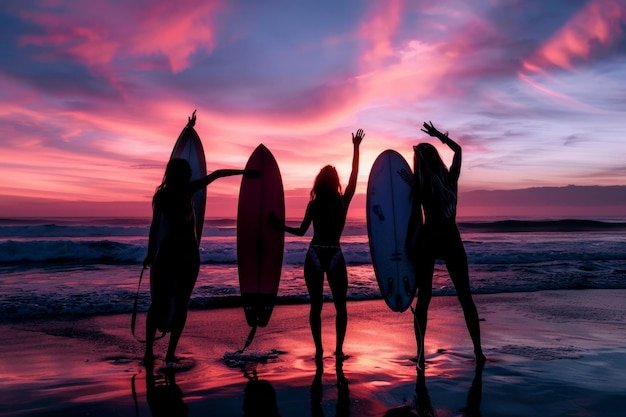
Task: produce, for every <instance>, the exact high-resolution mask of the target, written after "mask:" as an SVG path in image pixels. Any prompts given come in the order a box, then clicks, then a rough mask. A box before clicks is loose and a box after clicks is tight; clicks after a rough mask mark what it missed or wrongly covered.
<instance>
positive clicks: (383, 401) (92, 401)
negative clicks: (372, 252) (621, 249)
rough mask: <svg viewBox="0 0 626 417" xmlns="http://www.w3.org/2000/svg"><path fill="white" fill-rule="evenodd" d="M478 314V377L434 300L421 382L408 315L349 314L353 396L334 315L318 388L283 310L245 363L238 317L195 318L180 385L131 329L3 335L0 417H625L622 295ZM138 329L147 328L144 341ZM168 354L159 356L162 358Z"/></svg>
mask: <svg viewBox="0 0 626 417" xmlns="http://www.w3.org/2000/svg"><path fill="white" fill-rule="evenodd" d="M475 301H476V304H477V307H478V310H479V314H480V316H481V319H483V320H484V321H482V322H481V325H482V333H483V346H484V350H485V354H486V355H487V358H488V361H487V363H486V365H485V367H484V369H483V370H482V371H481V369H477V368H476V364H475V362H474V359H473V354H472V346H471V342H470V339H469V335H468V333H467V330H466V329H465V324H464V321H463V318H462V313H461V310H460V307H459V304H458V301H457V300H456V298H455V297H435V298H434V299H433V301H432V303H431V309H430V315H429V327H428V334H427V336H426V371H425V378H424V379H421V378H418V377H417V372H416V369H415V363H414V362H413V361H412V360H411V358H413V357H414V356H415V354H416V348H415V339H414V335H413V328H412V316H411V315H410V313H409V312H405V313H402V314H398V313H394V312H392V311H390V310H389V309H388V308H387V307H386V305H385V304H384V302H382V301H380V300H378V301H362V302H351V303H349V305H348V314H349V316H348V317H349V322H348V333H347V336H346V341H345V345H344V351H345V353H346V354H347V355H349V356H350V357H349V358H348V359H347V360H345V361H344V362H343V364H342V367H340V369H339V372H341V371H343V373H344V375H345V377H346V379H347V387H346V386H345V385H344V384H340V386H337V372H338V371H337V368H336V362H335V357H334V356H333V349H334V344H335V336H334V308H333V305H332V303H327V304H325V305H324V312H323V319H322V320H323V322H322V323H323V332H324V333H323V343H324V348H325V351H326V355H325V359H324V363H323V374H322V375H321V379H320V380H319V381H320V384H314V383H313V382H314V379H315V376H316V366H315V363H314V361H313V354H314V348H313V342H312V339H311V336H310V332H309V327H308V306H307V305H294V306H277V307H276V308H275V310H274V313H273V315H272V319H271V320H270V323H269V325H268V326H267V327H265V328H260V329H258V331H257V334H256V337H255V339H254V341H253V343H252V345H251V346H250V348H249V349H248V350H247V351H246V352H244V355H243V356H242V355H232V354H233V353H234V352H235V351H236V350H237V349H241V348H242V347H243V344H244V342H245V339H246V337H247V335H248V331H249V328H248V327H247V325H246V324H245V318H244V315H243V311H242V310H241V309H239V308H230V309H216V310H210V311H191V312H190V314H189V319H188V324H187V327H186V329H185V332H184V333H183V336H182V338H181V342H180V345H179V351H178V354H179V355H180V356H183V357H185V358H186V359H185V360H183V362H182V364H180V365H179V367H178V369H177V370H176V372H171V370H164V369H162V368H163V363H162V361H160V360H157V361H156V363H155V369H154V370H152V371H151V372H148V371H147V370H146V369H145V368H144V367H143V366H142V364H141V357H142V356H143V346H142V345H141V344H140V343H138V342H136V341H135V340H134V339H133V338H132V335H131V334H130V315H114V316H99V317H91V318H82V319H73V320H69V319H68V320H47V321H38V322H34V323H18V324H5V325H1V326H0V338H1V342H0V346H1V347H0V416H96V417H98V416H137V415H139V416H150V415H153V416H160V415H163V416H178V415H189V416H242V415H244V404H245V405H246V408H247V410H254V411H258V412H259V414H257V415H264V416H268V415H271V414H269V413H270V411H269V410H270V409H271V408H277V410H278V413H279V415H281V416H283V417H287V416H297V417H303V416H309V415H310V416H326V417H328V416H347V415H350V416H384V415H385V414H387V415H390V416H391V415H418V414H417V413H418V411H419V412H420V414H419V415H422V416H423V415H428V414H427V412H428V411H431V412H432V413H433V414H435V415H437V416H439V417H446V416H458V415H479V413H480V414H482V415H483V416H529V415H531V416H532V415H537V416H538V415H540V416H582V415H584V416H622V415H624V410H623V408H624V404H626V390H625V389H624V387H626V290H571V291H545V292H533V293H514V294H494V295H477V296H475ZM144 322H145V316H141V317H140V318H139V320H138V326H140V331H141V329H142V328H143V327H142V326H143V323H144ZM166 340H167V339H164V340H162V341H159V342H157V344H156V345H155V353H157V355H161V357H162V355H163V354H164V353H165V349H166ZM229 354H230V355H229ZM225 355H227V356H228V357H229V359H228V360H226V359H224V357H225ZM318 376H319V375H318ZM251 381H252V382H251ZM260 381H265V382H260ZM416 392H417V395H416ZM272 395H275V400H274V397H273V396H272ZM429 406H430V407H429ZM429 408H430V410H429ZM245 415H255V414H251V413H248V414H245Z"/></svg>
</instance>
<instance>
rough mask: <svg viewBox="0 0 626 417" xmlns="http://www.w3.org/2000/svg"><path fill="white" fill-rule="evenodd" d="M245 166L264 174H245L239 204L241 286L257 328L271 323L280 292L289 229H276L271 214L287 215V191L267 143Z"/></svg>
mask: <svg viewBox="0 0 626 417" xmlns="http://www.w3.org/2000/svg"><path fill="white" fill-rule="evenodd" d="M245 169H254V170H257V171H259V172H260V174H261V175H260V176H259V177H257V178H247V177H245V176H244V177H243V178H242V180H241V187H240V189H239V203H238V208H237V265H238V270H239V286H240V290H241V300H242V303H243V308H244V313H245V315H246V321H247V322H248V325H249V326H251V327H253V329H254V328H256V326H259V327H265V326H266V325H267V323H268V322H269V320H270V317H271V315H272V310H273V309H274V303H275V301H276V294H277V293H278V284H279V282H280V273H281V269H282V265H283V249H284V244H285V232H283V231H278V230H276V229H274V228H273V227H272V226H271V225H270V224H269V223H268V217H269V214H270V213H271V212H274V214H275V215H276V216H277V217H278V218H280V219H284V218H285V195H284V191H283V181H282V178H281V175H280V170H279V169H278V164H277V163H276V160H275V159H274V156H273V155H272V153H271V152H270V151H269V149H267V148H266V147H265V146H264V145H263V144H261V145H259V146H258V147H257V148H256V149H255V150H254V152H252V154H251V155H250V158H249V159H248V163H247V164H246V168H245ZM249 339H250V338H249Z"/></svg>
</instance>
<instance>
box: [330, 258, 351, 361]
mask: <svg viewBox="0 0 626 417" xmlns="http://www.w3.org/2000/svg"><path fill="white" fill-rule="evenodd" d="M326 276H327V277H328V285H329V286H330V290H331V292H332V293H333V302H334V303H335V310H336V311H337V317H336V319H335V331H336V334H337V345H336V347H335V355H336V356H337V359H341V358H342V357H343V356H344V355H343V341H344V340H345V338H346V329H347V328H348V310H347V307H346V297H347V293H348V272H347V270H346V262H345V260H344V258H343V256H342V257H341V258H340V259H339V260H338V261H337V264H336V265H335V267H334V268H333V270H332V271H328V272H327V273H326Z"/></svg>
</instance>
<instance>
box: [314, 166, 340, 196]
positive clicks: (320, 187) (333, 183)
mask: <svg viewBox="0 0 626 417" xmlns="http://www.w3.org/2000/svg"><path fill="white" fill-rule="evenodd" d="M310 195H311V200H314V199H315V198H316V197H318V196H322V197H328V196H336V197H339V196H341V184H340V183H339V175H338V174H337V170H336V169H335V167H334V166H332V165H326V166H325V167H323V168H322V169H321V170H320V172H319V174H317V177H315V182H314V183H313V188H312V189H311V193H310Z"/></svg>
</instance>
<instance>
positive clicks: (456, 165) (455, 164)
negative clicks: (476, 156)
mask: <svg viewBox="0 0 626 417" xmlns="http://www.w3.org/2000/svg"><path fill="white" fill-rule="evenodd" d="M422 132H425V133H428V134H429V135H430V136H434V137H436V138H438V139H439V140H440V141H441V142H442V143H444V144H446V145H448V147H449V148H450V149H452V151H453V152H454V157H453V158H452V165H450V173H451V174H453V175H454V176H455V177H456V178H458V177H459V174H460V173H461V145H459V144H458V143H456V142H455V141H453V140H452V139H450V138H449V137H448V132H446V133H441V132H440V131H439V130H438V129H437V128H436V127H435V126H433V122H428V123H426V122H424V129H422Z"/></svg>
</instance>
